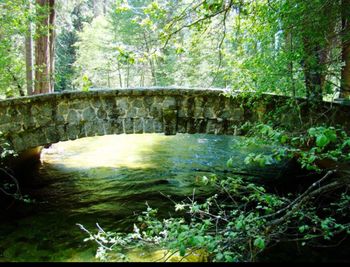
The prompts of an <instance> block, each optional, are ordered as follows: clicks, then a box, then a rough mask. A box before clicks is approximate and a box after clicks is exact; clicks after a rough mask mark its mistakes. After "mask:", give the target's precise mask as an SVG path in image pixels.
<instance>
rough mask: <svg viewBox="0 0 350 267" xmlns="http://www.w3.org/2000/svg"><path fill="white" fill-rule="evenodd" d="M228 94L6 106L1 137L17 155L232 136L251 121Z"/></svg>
mask: <svg viewBox="0 0 350 267" xmlns="http://www.w3.org/2000/svg"><path fill="white" fill-rule="evenodd" d="M222 93H223V90H213V89H210V90H206V89H179V88H166V89H164V88H150V89H148V88H141V89H119V90H92V91H89V92H80V91H79V92H63V93H52V94H43V95H34V96H29V97H23V98H16V99H9V100H3V101H0V131H1V132H2V133H3V135H4V137H5V138H6V139H7V140H8V141H9V142H10V143H11V145H12V147H13V148H14V150H15V151H17V152H20V151H25V150H27V149H30V148H34V147H37V146H43V145H47V144H51V143H56V142H59V141H66V140H74V139H78V138H82V137H89V136H96V135H107V134H138V133H164V134H166V135H173V134H176V133H191V134H192V133H208V134H232V133H233V132H234V129H233V127H232V126H233V125H236V124H238V123H240V122H243V121H244V120H245V117H244V110H243V108H241V107H240V105H239V103H237V101H234V100H233V99H232V98H228V97H226V96H224V95H223V94H222Z"/></svg>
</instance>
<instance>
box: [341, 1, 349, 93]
mask: <svg viewBox="0 0 350 267" xmlns="http://www.w3.org/2000/svg"><path fill="white" fill-rule="evenodd" d="M341 20H342V28H341V36H342V38H341V40H342V61H343V63H344V66H343V67H342V71H341V97H344V98H349V97H350V0H342V5H341Z"/></svg>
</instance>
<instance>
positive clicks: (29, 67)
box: [25, 7, 34, 95]
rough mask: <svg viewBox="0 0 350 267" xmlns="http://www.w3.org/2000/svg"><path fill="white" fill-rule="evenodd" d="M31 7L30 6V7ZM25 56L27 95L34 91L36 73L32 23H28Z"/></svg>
mask: <svg viewBox="0 0 350 267" xmlns="http://www.w3.org/2000/svg"><path fill="white" fill-rule="evenodd" d="M29 8H30V7H29ZM25 56H26V81H27V95H32V94H33V93H34V83H33V82H34V79H33V78H34V73H33V36H32V23H31V22H29V24H28V32H27V35H26V37H25Z"/></svg>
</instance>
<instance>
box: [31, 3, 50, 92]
mask: <svg viewBox="0 0 350 267" xmlns="http://www.w3.org/2000/svg"><path fill="white" fill-rule="evenodd" d="M36 3H37V4H38V6H39V7H41V8H42V9H43V10H45V11H44V12H45V13H44V14H40V18H39V21H38V23H37V29H36V31H37V33H38V37H37V39H36V42H35V90H34V92H35V94H42V93H50V92H53V73H54V29H53V26H54V24H53V23H54V20H55V10H54V5H55V0H36Z"/></svg>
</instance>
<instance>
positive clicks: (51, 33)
mask: <svg viewBox="0 0 350 267" xmlns="http://www.w3.org/2000/svg"><path fill="white" fill-rule="evenodd" d="M49 7H50V14H49V49H50V87H51V89H50V90H51V92H53V91H54V90H55V83H54V78H55V77H54V74H55V37H56V33H55V27H54V26H55V19H56V13H55V0H49Z"/></svg>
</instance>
